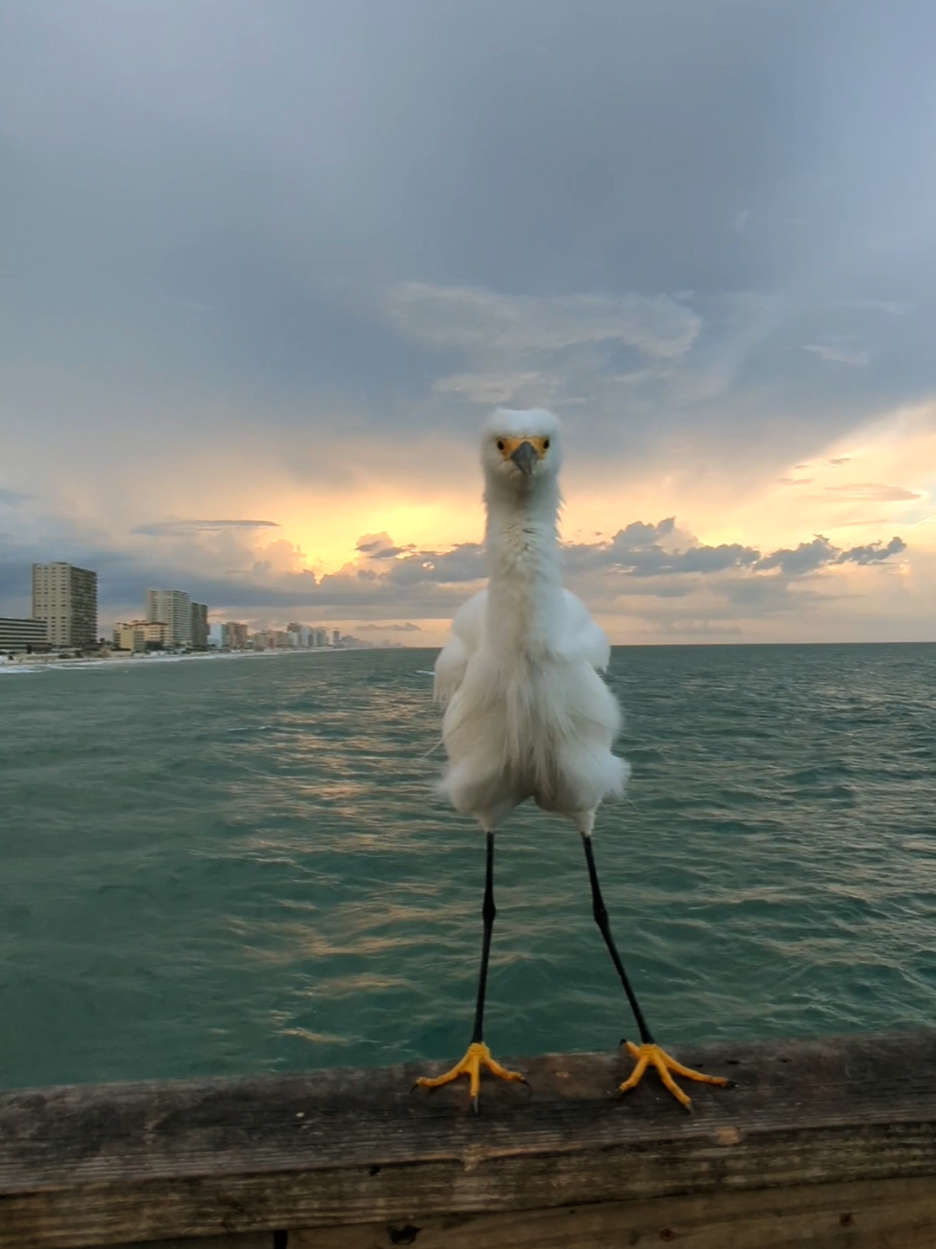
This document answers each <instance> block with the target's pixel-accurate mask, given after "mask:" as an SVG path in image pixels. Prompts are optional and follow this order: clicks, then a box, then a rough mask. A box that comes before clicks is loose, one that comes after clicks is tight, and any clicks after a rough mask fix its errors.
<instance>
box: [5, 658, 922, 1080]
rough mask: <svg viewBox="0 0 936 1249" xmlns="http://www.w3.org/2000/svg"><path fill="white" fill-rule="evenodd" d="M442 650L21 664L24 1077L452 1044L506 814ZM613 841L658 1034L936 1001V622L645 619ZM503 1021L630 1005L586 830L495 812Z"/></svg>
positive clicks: (499, 1011)
mask: <svg viewBox="0 0 936 1249" xmlns="http://www.w3.org/2000/svg"><path fill="white" fill-rule="evenodd" d="M433 660H434V653H433V652H429V651H416V650H405V651H401V650H395V651H384V652H344V653H341V652H339V653H334V654H318V655H317V654H314V653H313V654H305V655H303V654H297V655H291V656H282V657H270V658H267V657H262V656H260V657H256V658H240V659H238V658H234V659H224V658H219V659H212V660H208V659H204V660H201V659H199V660H191V661H179V662H155V663H143V662H137V663H130V664H122V665H118V664H110V665H99V666H94V667H87V668H80V669H71V670H61V669H60V670H56V671H45V672H37V671H33V672H26V673H22V672H20V673H0V1086H5V1087H14V1086H24V1085H42V1084H54V1083H63V1082H69V1083H70V1082H83V1081H101V1080H125V1079H144V1078H159V1079H167V1078H172V1077H187V1076H211V1075H227V1074H234V1073H261V1072H276V1071H284V1070H295V1069H299V1068H304V1067H317V1066H332V1065H346V1064H362V1065H368V1064H382V1063H388V1062H397V1061H401V1060H409V1059H419V1058H453V1059H454V1058H456V1057H458V1056H460V1055H461V1054H462V1052H463V1051H464V1048H465V1045H466V1043H467V1041H468V1038H469V1033H470V1029H471V1021H472V1014H473V1003H474V992H475V977H476V972H477V963H478V955H479V949H480V939H481V920H480V909H481V890H482V881H483V867H484V865H483V852H484V846H483V840H482V838H481V836H480V834H479V833H477V832H476V831H475V830H474V828H473V826H472V824H471V822H470V821H468V820H466V819H463V818H461V817H458V816H456V815H454V814H453V813H451V812H450V811H449V810H448V809H447V808H446V806H445V804H444V803H443V802H442V801H441V800H440V799H438V798H437V797H436V796H435V795H434V793H433V781H434V778H435V776H436V774H437V772H438V769H439V766H440V756H439V753H438V752H436V753H435V754H432V755H430V756H429V757H428V758H427V757H426V755H427V752H428V751H430V749H431V748H432V747H433V745H434V744H435V742H436V740H437V732H438V713H437V710H436V709H435V707H434V706H433V703H432V697H431V688H432V681H431V677H430V676H428V675H427V671H428V670H429V669H431V667H432V663H433ZM611 681H612V684H613V686H614V687H615V689H616V690H617V692H618V694H619V696H620V698H621V701H622V703H623V705H624V707H625V711H626V715H627V726H626V731H625V735H624V738H623V740H622V742H621V750H622V753H624V754H626V756H627V757H628V758H629V759H630V761H631V763H632V764H633V769H634V773H633V780H632V783H631V786H630V790H629V799H628V800H627V801H624V802H622V803H619V804H616V805H614V806H608V807H606V808H604V809H603V810H602V812H601V813H600V816H599V820H598V826H597V831H596V840H595V849H596V858H597V862H598V869H599V872H600V874H601V875H602V878H603V883H604V889H605V895H606V900H607V903H608V908H609V910H610V912H611V919H612V924H613V927H614V930H615V933H616V936H617V938H618V944H619V946H620V948H621V951H622V954H623V957H624V961H625V964H626V965H627V966H628V968H629V970H630V972H631V976H632V979H633V981H634V984H635V988H636V990H637V993H638V996H639V997H640V999H641V1001H642V1004H643V1007H644V1010H645V1013H646V1014H647V1016H648V1020H649V1022H650V1025H651V1027H652V1028H653V1030H654V1032H655V1033H656V1034H657V1038H658V1039H659V1040H660V1042H661V1043H663V1044H665V1045H673V1046H678V1045H679V1044H680V1043H687V1042H690V1041H710V1040H714V1039H716V1038H729V1037H738V1038H758V1037H762V1038H766V1037H772V1036H793V1035H798V1036H804V1035H815V1034H820V1033H830V1032H849V1031H865V1030H873V1029H882V1028H907V1027H912V1026H916V1025H920V1024H929V1025H934V1024H936V953H934V947H936V645H919V646H914V645H893V646H883V645H882V646H871V645H869V646H813V647H798V646H787V647H753V646H752V647H728V646H725V647H721V646H719V647H685V648H683V647H647V648H618V649H616V650H615V652H614V660H613V670H612V674H611ZM495 887H496V896H497V903H498V917H497V926H496V928H495V933H494V950H493V956H492V964H491V978H490V987H489V1009H488V1026H487V1039H488V1040H489V1042H490V1044H491V1046H492V1049H493V1050H494V1052H495V1053H496V1054H499V1055H500V1056H502V1057H503V1056H508V1055H511V1054H514V1055H516V1054H524V1053H532V1052H535V1051H547V1050H568V1049H572V1050H575V1049H578V1050H583V1049H605V1050H607V1049H610V1048H612V1047H614V1046H615V1045H616V1044H617V1043H618V1041H619V1040H620V1038H621V1037H622V1036H625V1035H630V1036H633V1034H634V1029H633V1026H632V1021H631V1018H630V1016H629V1014H628V1010H627V1005H626V1002H625V1000H624V997H623V994H622V992H621V989H620V986H619V984H618V983H617V981H616V979H615V976H614V973H613V969H612V967H611V964H610V961H609V959H608V958H607V955H606V953H605V950H604V946H603V944H602V941H601V937H600V935H599V933H598V931H597V929H596V928H595V925H594V923H593V921H592V918H591V911H590V899H589V892H588V882H587V876H586V872H585V865H584V861H583V855H582V849H581V845H580V843H579V839H578V837H577V835H576V834H575V833H574V831H573V830H572V829H571V827H567V826H565V825H564V824H563V823H562V822H561V821H559V820H557V819H555V818H553V817H550V816H546V815H543V814H542V813H540V812H539V811H537V810H536V809H535V808H530V809H527V808H524V809H522V810H521V811H519V812H517V813H516V814H515V816H514V817H513V818H512V820H511V821H510V822H509V823H508V824H507V825H506V826H505V828H504V830H503V832H502V834H501V835H500V836H499V839H498V858H497V866H496V878H495Z"/></svg>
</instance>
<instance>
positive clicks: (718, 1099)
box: [0, 1032, 936, 1249]
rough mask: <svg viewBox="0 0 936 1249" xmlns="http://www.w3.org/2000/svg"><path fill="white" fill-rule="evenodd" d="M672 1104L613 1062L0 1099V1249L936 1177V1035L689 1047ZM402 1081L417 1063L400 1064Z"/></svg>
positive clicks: (600, 1058) (565, 1061)
mask: <svg viewBox="0 0 936 1249" xmlns="http://www.w3.org/2000/svg"><path fill="white" fill-rule="evenodd" d="M678 1056H679V1057H680V1058H682V1059H684V1060H685V1061H688V1062H689V1063H690V1064H692V1065H695V1066H701V1067H704V1068H705V1069H706V1070H708V1071H711V1072H713V1073H715V1074H725V1075H729V1076H731V1077H732V1078H734V1079H735V1080H737V1082H738V1087H737V1088H735V1089H733V1090H720V1089H714V1088H708V1087H705V1086H699V1087H697V1088H693V1090H692V1093H693V1099H694V1105H695V1114H694V1115H692V1116H689V1115H686V1114H685V1112H683V1111H682V1110H681V1108H680V1107H679V1106H678V1105H677V1104H676V1103H675V1102H674V1101H673V1100H672V1099H671V1098H670V1097H669V1095H668V1094H666V1093H665V1092H663V1090H662V1089H660V1087H659V1085H658V1084H656V1083H654V1082H653V1081H652V1080H650V1079H648V1080H647V1081H645V1082H644V1083H643V1084H642V1085H641V1086H640V1088H638V1089H637V1090H636V1091H635V1092H634V1093H633V1094H631V1095H629V1097H628V1098H627V1099H626V1100H624V1101H620V1100H618V1099H615V1098H614V1097H613V1095H612V1094H613V1090H614V1088H615V1087H616V1085H617V1084H618V1083H619V1082H620V1080H621V1079H622V1078H623V1077H624V1075H625V1073H626V1072H627V1071H628V1070H629V1066H630V1060H629V1059H628V1058H627V1057H626V1056H623V1055H620V1054H615V1055H600V1054H599V1055H595V1054H592V1055H587V1054H586V1055H581V1054H580V1055H566V1056H556V1055H552V1056H546V1057H541V1058H536V1059H530V1060H528V1061H526V1062H523V1061H522V1060H521V1062H520V1063H519V1065H520V1066H521V1067H522V1068H523V1069H525V1070H526V1071H527V1073H528V1077H529V1080H530V1086H531V1087H530V1088H529V1089H527V1088H524V1087H522V1086H517V1085H504V1084H502V1083H500V1082H495V1081H490V1082H487V1083H486V1084H485V1087H484V1092H483V1095H482V1114H481V1115H480V1116H479V1117H477V1118H476V1117H474V1116H472V1115H470V1114H469V1113H468V1111H467V1095H466V1090H465V1089H464V1088H462V1087H454V1086H450V1087H448V1088H444V1089H440V1090H438V1091H436V1092H435V1093H429V1092H426V1091H424V1090H418V1091H416V1092H411V1087H412V1083H413V1079H414V1077H415V1075H416V1074H417V1069H415V1068H395V1069H385V1070H380V1071H373V1072H367V1071H327V1072H315V1073H311V1074H309V1075H307V1076H284V1077H277V1078H273V1079H260V1080H240V1081H210V1082H192V1083H177V1084H140V1085H124V1086H110V1087H104V1088H60V1089H48V1090H32V1091H25V1092H19V1093H11V1094H7V1095H5V1096H3V1097H2V1098H0V1246H2V1249H61V1247H63V1246H75V1247H80V1246H90V1245H97V1244H113V1243H118V1242H122V1241H143V1240H155V1239H168V1238H172V1237H185V1236H199V1235H218V1234H221V1233H234V1232H250V1231H261V1230H273V1229H276V1228H297V1227H314V1226H322V1225H336V1224H337V1225H342V1224H353V1223H375V1222H378V1221H379V1222H381V1223H385V1224H389V1223H391V1222H395V1221H401V1220H402V1221H403V1222H404V1223H406V1222H411V1223H415V1222H417V1221H418V1220H430V1219H433V1218H436V1219H438V1218H445V1217H449V1216H452V1215H466V1214H480V1213H493V1212H496V1211H501V1212H510V1211H520V1210H536V1209H545V1208H549V1207H561V1206H571V1205H577V1206H578V1205H585V1204H595V1203H602V1202H614V1201H622V1200H628V1201H639V1200H649V1199H652V1198H657V1197H661V1196H676V1195H681V1194H697V1195H703V1194H706V1193H713V1192H719V1191H728V1190H732V1191H737V1190H744V1189H762V1188H769V1187H784V1186H794V1185H801V1184H811V1183H817V1182H823V1183H842V1182H849V1181H857V1180H884V1179H889V1178H897V1177H900V1178H910V1177H913V1176H932V1175H934V1174H936V1033H932V1032H925V1033H913V1034H899V1035H890V1036H884V1037H849V1038H842V1039H838V1040H836V1039H825V1040H821V1041H808V1042H800V1043H797V1044H794V1043H789V1042H788V1043H775V1044H770V1045H756V1046H754V1045H747V1046H727V1045H721V1046H715V1047H711V1048H708V1049H705V1050H701V1049H696V1050H691V1049H686V1050H685V1051H680V1052H679V1055H678ZM418 1070H419V1071H421V1070H424V1068H419V1069H418Z"/></svg>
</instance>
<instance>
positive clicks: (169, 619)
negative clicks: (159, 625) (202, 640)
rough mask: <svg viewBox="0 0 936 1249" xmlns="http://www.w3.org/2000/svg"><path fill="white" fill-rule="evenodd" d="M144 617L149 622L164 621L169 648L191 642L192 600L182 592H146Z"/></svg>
mask: <svg viewBox="0 0 936 1249" xmlns="http://www.w3.org/2000/svg"><path fill="white" fill-rule="evenodd" d="M144 615H145V616H146V619H147V620H149V621H158V620H161V621H165V623H166V624H167V625H168V626H169V645H170V646H185V645H186V643H188V642H191V640H192V600H191V599H190V598H189V596H188V595H187V594H186V593H185V591H184V590H147V591H146V610H145V612H144Z"/></svg>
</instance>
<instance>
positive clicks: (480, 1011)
mask: <svg viewBox="0 0 936 1249" xmlns="http://www.w3.org/2000/svg"><path fill="white" fill-rule="evenodd" d="M481 914H482V916H483V917H484V940H483V942H482V944H481V971H480V974H479V976H478V1004H477V1006H476V1007H475V1022H474V1032H473V1033H472V1034H471V1044H472V1045H478V1044H480V1043H481V1042H482V1041H483V1040H484V997H485V994H486V993H487V973H488V959H489V958H490V957H491V934H492V932H493V931H494V916H495V915H496V914H497V908H496V907H495V906H494V834H493V833H488V835H487V870H486V875H485V882H484V906H483V907H482V908H481Z"/></svg>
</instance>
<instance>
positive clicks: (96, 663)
mask: <svg viewBox="0 0 936 1249" xmlns="http://www.w3.org/2000/svg"><path fill="white" fill-rule="evenodd" d="M369 649H371V648H370V647H363V646H362V647H357V646H348V647H338V648H337V649H336V648H335V647H333V646H316V647H310V648H308V649H299V648H298V647H297V648H296V649H295V650H269V651H197V652H195V653H193V654H187V655H185V654H183V655H178V654H172V653H168V654H164V653H162V652H158V651H157V652H154V653H152V654H149V655H141V654H137V655H130V654H111V655H107V656H103V655H102V656H98V657H96V658H83V659H63V658H61V657H60V656H58V655H17V656H15V657H14V658H13V659H12V660H10V659H0V675H2V674H3V673H14V672H50V671H55V670H56V669H59V670H61V669H64V668H68V669H71V668H107V667H126V666H128V665H131V664H133V665H139V664H158V663H163V664H165V663H189V662H190V661H193V660H204V659H214V660H217V659H278V658H281V657H282V656H284V655H335V654H338V652H339V651H342V650H347V651H354V650H369ZM373 649H378V648H376V647H375V648H373Z"/></svg>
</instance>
